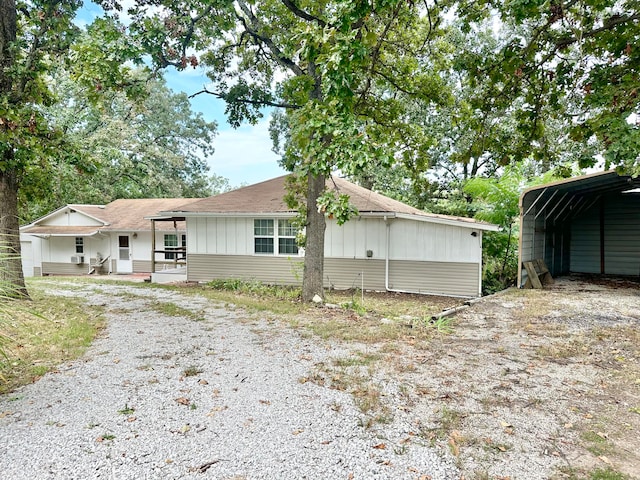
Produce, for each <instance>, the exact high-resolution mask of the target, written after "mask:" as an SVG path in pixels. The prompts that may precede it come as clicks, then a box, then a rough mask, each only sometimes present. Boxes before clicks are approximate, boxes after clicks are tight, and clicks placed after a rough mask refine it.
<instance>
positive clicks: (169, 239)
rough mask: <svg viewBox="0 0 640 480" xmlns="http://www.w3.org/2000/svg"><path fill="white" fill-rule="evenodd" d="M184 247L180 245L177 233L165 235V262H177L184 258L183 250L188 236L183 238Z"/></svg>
mask: <svg viewBox="0 0 640 480" xmlns="http://www.w3.org/2000/svg"><path fill="white" fill-rule="evenodd" d="M181 240H182V245H181V244H180V243H178V235H177V234H175V233H165V235H164V250H169V251H165V253H164V259H165V260H176V259H181V258H184V254H183V253H182V252H181V250H182V248H181V247H183V246H184V245H185V244H186V240H187V236H186V235H182V236H181ZM171 250H175V251H176V252H175V253H174V252H172V251H171Z"/></svg>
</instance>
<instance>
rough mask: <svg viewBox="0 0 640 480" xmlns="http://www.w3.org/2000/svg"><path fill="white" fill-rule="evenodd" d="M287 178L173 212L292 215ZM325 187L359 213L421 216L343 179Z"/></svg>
mask: <svg viewBox="0 0 640 480" xmlns="http://www.w3.org/2000/svg"><path fill="white" fill-rule="evenodd" d="M286 179H287V175H284V176H282V177H277V178H274V179H271V180H267V181H264V182H260V183H256V184H254V185H249V186H248V187H243V188H239V189H237V190H233V191H231V192H227V193H222V194H220V195H214V196H213V197H209V198H203V199H202V200H197V201H196V202H194V203H190V204H188V205H184V206H183V207H182V208H180V209H178V210H177V211H180V212H206V213H288V212H294V210H293V209H291V208H289V207H288V206H287V204H286V203H285V202H284V200H283V197H284V194H285V192H286V185H285V181H286ZM327 187H328V188H332V189H334V190H336V191H337V192H338V193H345V194H347V195H349V197H350V201H351V204H352V205H353V206H355V207H356V208H357V209H358V211H359V212H361V213H364V212H389V213H391V212H397V213H408V214H413V215H421V214H424V212H423V211H421V210H418V209H417V208H413V207H411V206H409V205H406V204H404V203H402V202H398V201H397V200H393V199H391V198H389V197H385V196H384V195H380V194H379V193H376V192H373V191H371V190H367V189H366V188H362V187H359V186H358V185H355V184H353V183H351V182H348V181H347V180H344V179H342V178H338V177H331V178H329V179H327Z"/></svg>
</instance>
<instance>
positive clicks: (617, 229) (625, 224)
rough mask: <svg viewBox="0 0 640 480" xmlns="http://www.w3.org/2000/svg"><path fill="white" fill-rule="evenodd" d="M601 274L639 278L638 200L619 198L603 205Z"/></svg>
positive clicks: (639, 224) (633, 196) (639, 215)
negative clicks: (603, 271) (603, 254)
mask: <svg viewBox="0 0 640 480" xmlns="http://www.w3.org/2000/svg"><path fill="white" fill-rule="evenodd" d="M604 232H605V239H604V245H605V257H604V258H605V260H604V265H605V273H607V274H615V275H633V276H640V198H638V196H637V195H630V194H626V195H624V194H623V195H619V196H617V197H613V198H611V199H607V203H606V204H605V230H604Z"/></svg>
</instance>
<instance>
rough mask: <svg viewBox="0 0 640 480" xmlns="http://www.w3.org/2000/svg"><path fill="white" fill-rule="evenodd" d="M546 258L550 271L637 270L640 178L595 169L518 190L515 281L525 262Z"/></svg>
mask: <svg viewBox="0 0 640 480" xmlns="http://www.w3.org/2000/svg"><path fill="white" fill-rule="evenodd" d="M537 259H541V260H544V262H545V264H546V266H547V268H548V269H549V272H550V273H551V275H552V276H554V277H555V276H559V275H565V274H568V273H588V274H598V275H623V276H635V277H639V276H640V178H638V177H635V178H634V177H631V176H626V175H619V174H617V173H616V172H614V171H607V172H600V173H593V174H590V175H584V176H580V177H575V178H570V179H567V180H561V181H558V182H553V183H548V184H546V185H539V186H536V187H532V188H529V189H527V190H525V191H524V192H523V193H522V195H521V196H520V259H519V271H518V286H519V287H523V286H524V285H525V283H526V281H527V272H526V269H525V268H523V264H524V262H529V261H532V260H537Z"/></svg>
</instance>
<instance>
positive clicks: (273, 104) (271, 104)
mask: <svg viewBox="0 0 640 480" xmlns="http://www.w3.org/2000/svg"><path fill="white" fill-rule="evenodd" d="M203 93H206V94H208V95H213V96H214V97H216V98H219V99H221V100H225V101H226V99H227V96H226V95H225V94H224V93H222V92H214V91H211V90H209V89H207V88H206V87H204V88H203V89H202V90H200V91H199V92H196V93H192V94H191V95H189V98H193V97H196V96H198V95H201V94H203ZM234 101H235V102H240V103H246V104H249V105H257V106H261V107H277V108H288V109H291V110H297V109H300V108H302V107H301V106H300V105H295V104H293V103H286V102H274V101H271V100H266V99H263V100H253V99H250V98H235V99H234Z"/></svg>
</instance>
